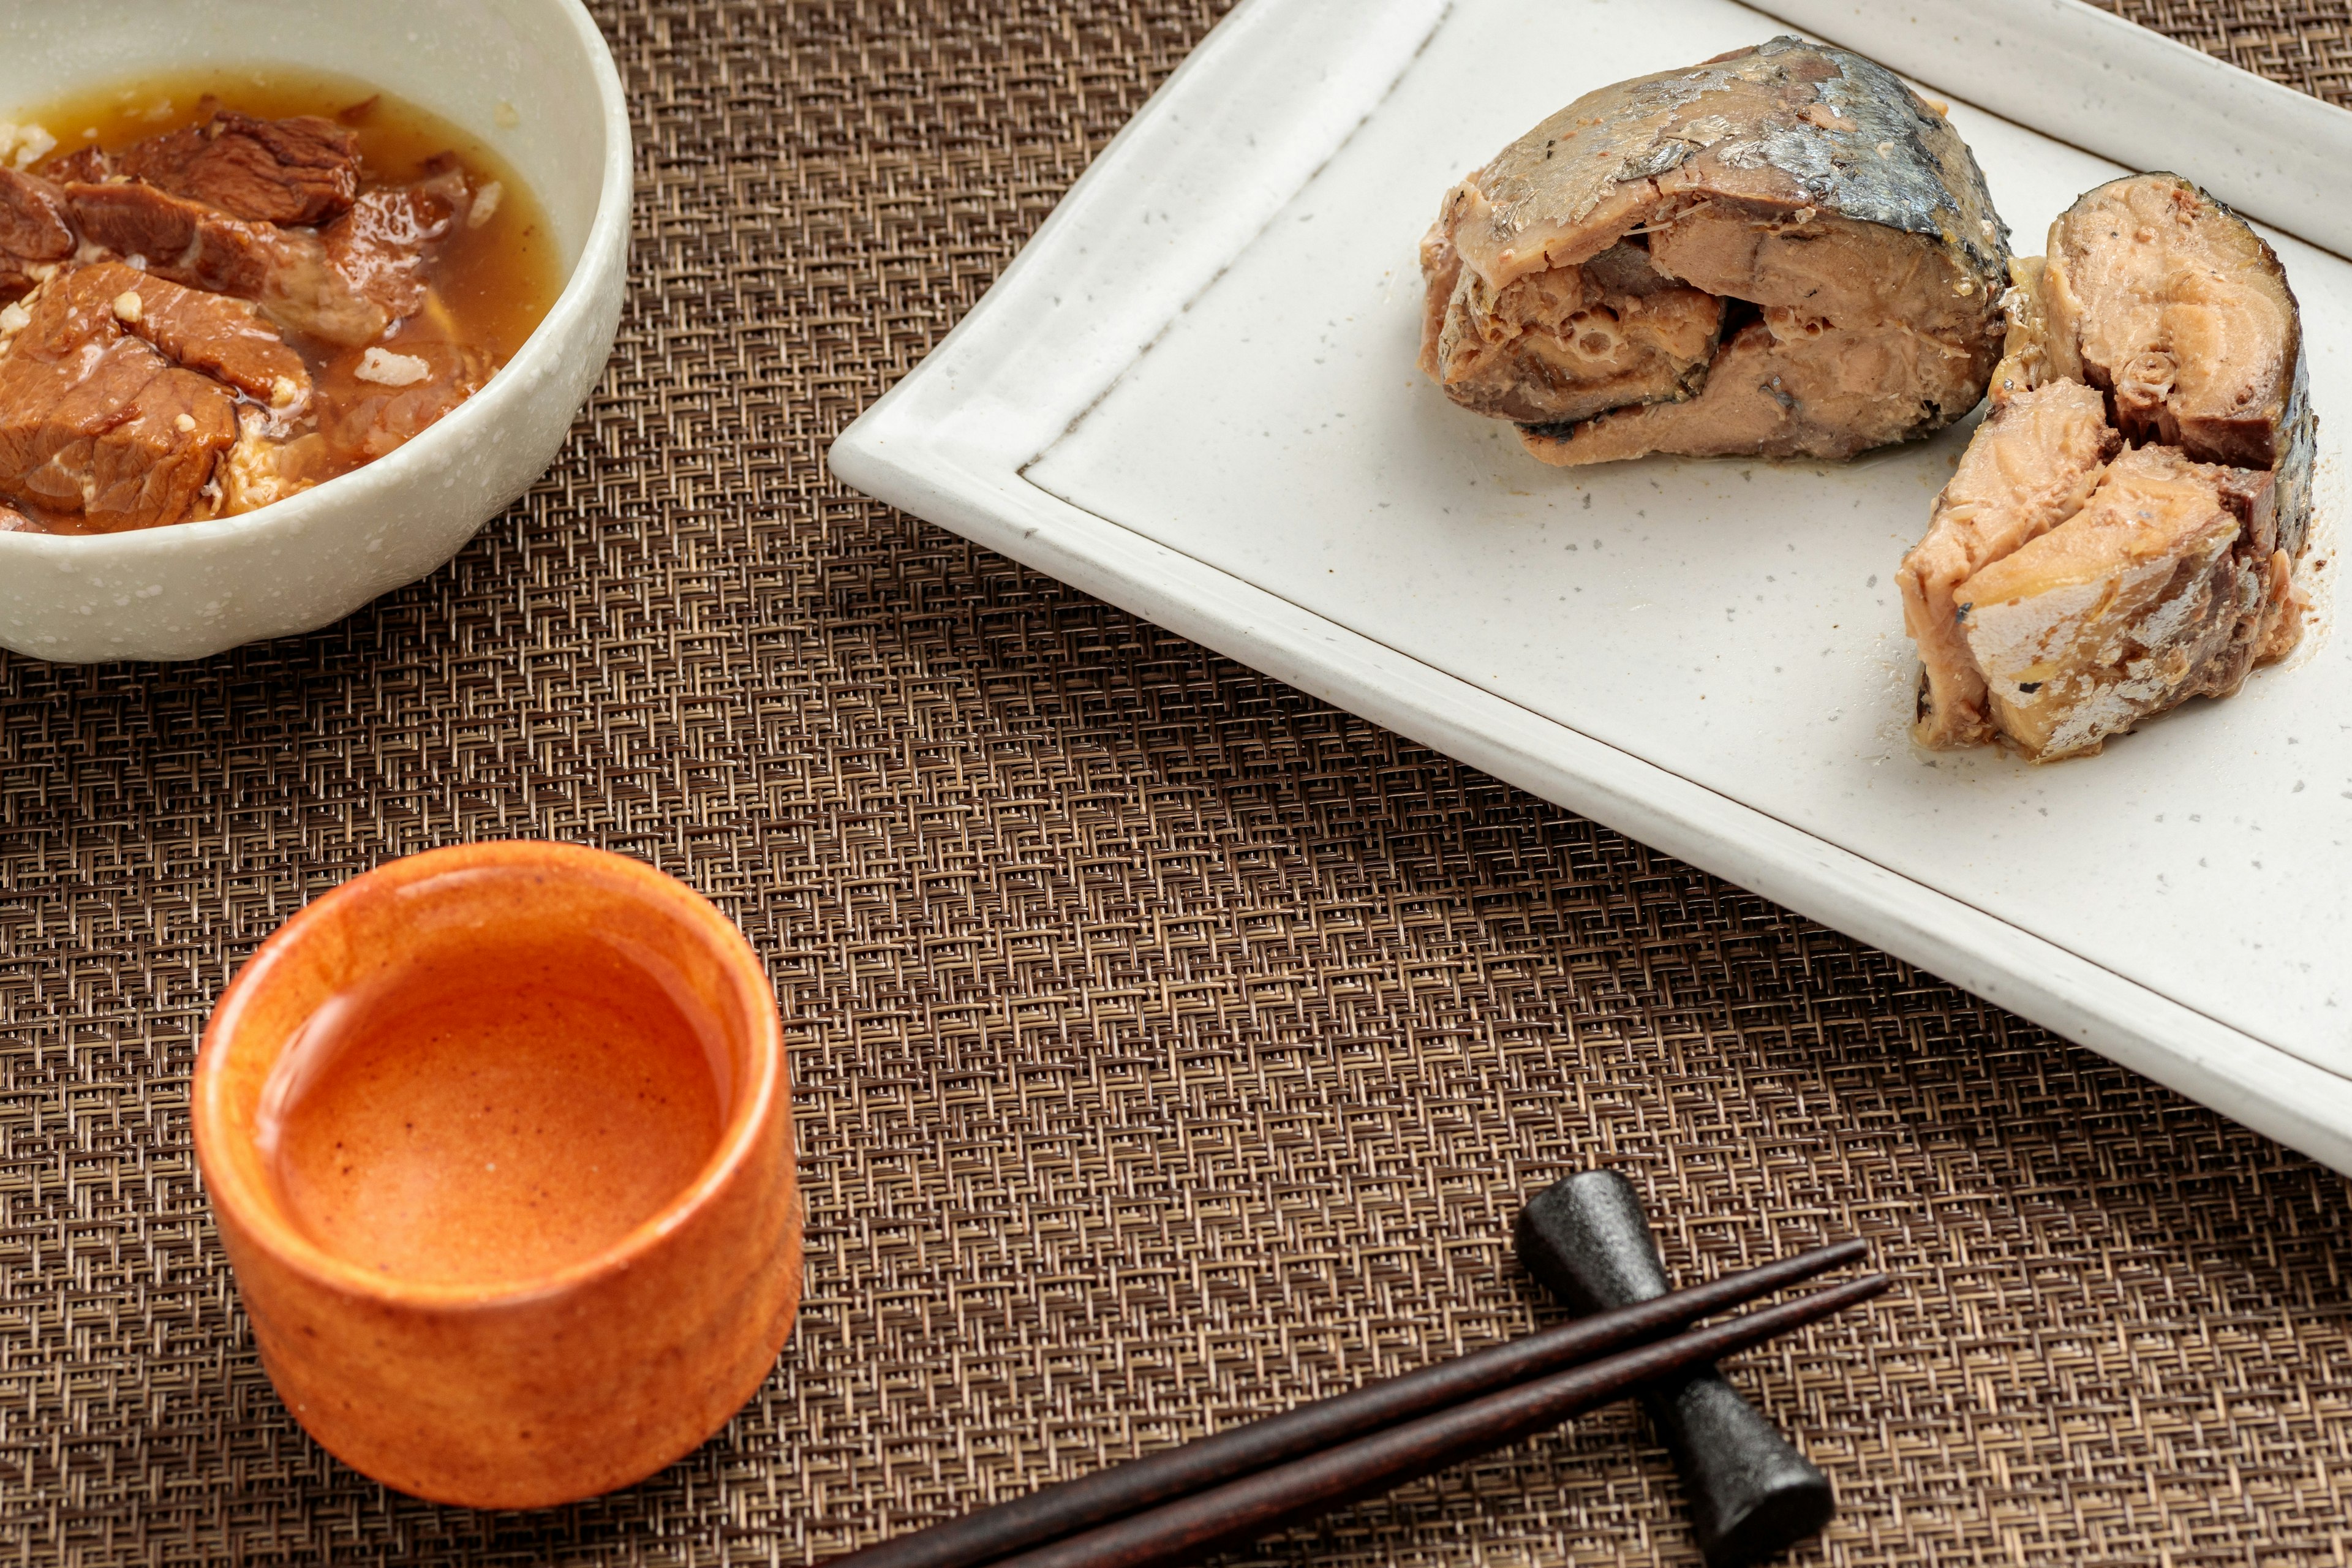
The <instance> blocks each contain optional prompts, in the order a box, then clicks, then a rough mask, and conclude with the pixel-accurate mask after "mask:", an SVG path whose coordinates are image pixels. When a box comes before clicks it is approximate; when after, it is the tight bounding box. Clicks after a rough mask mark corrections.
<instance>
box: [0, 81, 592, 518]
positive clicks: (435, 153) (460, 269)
mask: <svg viewBox="0 0 2352 1568" xmlns="http://www.w3.org/2000/svg"><path fill="white" fill-rule="evenodd" d="M208 97H209V98H210V99H211V100H214V101H211V102H207V101H206V100H207V98H208ZM215 109H231V110H241V111H242V112H244V113H247V114H250V115H254V116H256V117H257V118H261V119H271V120H274V119H284V118H287V117H289V116H293V115H300V114H314V115H318V116H320V117H321V118H323V119H328V120H333V121H337V122H339V123H341V124H342V125H344V126H345V127H347V128H349V129H350V130H351V131H352V133H353V135H354V137H355V139H356V141H357V143H358V151H359V157H360V177H361V187H362V190H366V189H372V188H374V187H377V186H381V185H404V184H412V183H415V182H417V181H421V180H424V179H425V178H427V177H429V176H430V175H431V174H433V173H435V172H436V171H435V170H434V168H433V167H431V166H430V165H431V164H432V163H434V161H435V160H436V159H439V158H442V157H444V156H445V155H448V154H454V155H455V156H456V158H457V163H459V164H460V165H461V166H462V167H463V168H464V169H465V170H466V172H467V174H469V175H470V176H471V177H472V179H473V181H474V183H475V184H476V185H477V186H479V185H481V184H486V183H488V182H489V181H493V180H494V181H497V182H498V183H499V185H500V187H501V190H500V194H499V204H498V206H497V208H496V210H495V211H494V212H492V214H491V215H490V216H489V217H488V219H487V220H486V221H484V222H483V224H482V225H481V226H479V227H478V228H477V227H471V226H467V225H466V224H464V223H459V224H457V226H455V227H454V228H453V229H452V231H451V232H450V234H449V235H448V236H447V237H446V238H445V239H443V240H442V241H440V242H439V244H438V245H437V247H436V251H435V254H434V258H433V259H432V261H431V262H430V264H429V266H428V269H427V273H426V276H427V277H428V278H429V279H430V280H431V283H432V285H433V289H434V294H435V297H436V300H437V301H438V303H439V306H440V309H439V310H435V309H434V308H432V307H431V306H428V307H427V308H426V310H424V311H423V312H421V313H419V314H418V315H415V316H413V317H410V318H409V319H408V320H406V321H403V322H401V323H400V324H399V325H398V326H397V327H396V328H394V331H393V332H392V333H391V334H389V335H388V336H387V337H386V338H385V339H384V340H383V344H384V347H385V348H386V349H387V350H389V351H391V352H393V353H416V352H418V351H419V350H420V349H423V348H425V347H427V346H429V345H432V344H436V343H445V342H446V343H449V344H453V345H458V346H462V347H466V348H470V349H473V350H476V351H478V352H479V353H483V354H486V355H487V356H488V361H489V364H490V366H491V367H492V368H493V369H499V368H503V367H504V366H505V365H506V363H508V362H509V360H511V359H512V358H513V357H514V355H515V354H516V353H518V352H519V351H520V349H521V348H522V345H523V343H524V342H525V340H527V339H528V338H529V337H530V334H531V332H532V331H534V330H536V329H537V327H538V326H539V323H540V322H541V321H542V320H544V319H545V317H546V315H547V312H548V311H549V310H551V308H552V307H553V305H554V303H555V299H556V296H557V295H558V294H559V293H560V292H561V291H562V283H563V277H562V259H561V258H560V257H559V256H558V254H557V252H556V248H555V239H554V235H553V233H552V232H551V230H550V228H549V226H548V224H547V219H546V216H545V214H544V212H543V211H542V209H541V207H540V205H539V203H538V202H537V200H536V199H535V198H534V197H533V196H532V195H531V194H530V190H529V189H528V188H527V187H526V186H525V185H524V184H522V182H521V181H520V179H518V178H517V177H516V175H515V174H514V171H513V169H512V168H511V167H510V166H509V164H508V163H507V162H506V160H505V159H504V158H502V157H500V156H499V154H498V153H497V152H496V151H495V150H493V149H492V148H491V147H490V146H489V145H488V144H487V143H485V142H482V141H481V140H480V139H478V138H477V137H474V136H471V135H469V134H467V132H463V131H461V130H459V129H458V128H457V126H455V125H452V124H451V123H450V122H449V121H446V120H444V119H442V118H441V117H440V116H438V115H436V114H433V113H431V112H430V111H428V110H424V109H421V108H419V107H417V106H416V105H415V104H413V103H410V102H408V101H407V100H404V99H400V98H397V97H394V95H393V94H390V93H385V92H380V91H378V90H376V89H373V88H371V87H369V86H368V85H367V84H366V83H364V82H362V81H360V80H357V79H352V78H346V77H341V76H338V75H334V74H331V73H325V72H320V71H317V70H312V69H309V68H288V67H281V66H272V65H250V66H240V67H215V68H201V69H190V70H184V71H173V72H165V73H160V74H157V75H153V76H146V77H142V78H139V79H136V80H135V81H131V82H129V83H127V84H126V83H117V84H115V85H113V86H110V87H106V88H100V89H92V90H89V91H85V92H80V93H76V94H72V95H70V96H67V97H62V98H58V99H56V100H50V101H48V102H47V103H41V104H35V105H29V106H18V107H16V108H15V109H13V110H10V111H9V112H10V114H11V117H12V118H14V119H15V120H16V121H18V122H20V123H26V124H37V125H40V126H41V127H43V128H44V129H46V130H47V132H49V133H50V134H51V135H53V136H55V137H56V138H57V142H58V145H57V147H56V148H55V149H54V150H53V151H52V152H51V153H49V154H48V156H47V158H46V159H44V160H43V161H42V162H41V163H37V164H36V165H35V166H34V169H33V172H34V173H35V174H39V173H42V172H43V171H44V170H46V169H47V168H48V167H49V166H50V165H51V164H53V163H56V162H57V161H58V159H60V158H63V157H66V156H68V155H69V154H71V153H76V152H79V151H80V150H81V149H82V148H85V147H89V146H92V145H96V146H99V147H101V148H104V149H106V150H107V151H109V152H119V151H120V150H121V149H122V148H124V147H127V146H129V145H130V144H131V143H132V142H141V141H144V140H146V139H147V138H149V137H151V136H160V135H163V134H165V133H166V132H172V131H176V130H178V129H180V128H181V127H183V126H187V125H194V124H198V123H201V122H202V121H205V120H206V119H207V118H209V117H210V115H211V113H212V112H213V110H215ZM285 337H286V341H287V342H288V344H289V346H291V347H292V348H294V349H295V351H296V352H297V353H299V354H300V355H301V356H302V358H303V360H304V361H305V363H307V364H308V365H309V366H310V372H311V374H312V376H313V378H314V380H315V381H316V382H317V384H318V385H319V390H320V395H321V397H322V398H324V399H328V400H330V401H329V402H324V403H322V404H321V405H320V406H321V409H322V412H323V411H325V410H327V409H329V408H331V405H332V404H331V400H332V399H333V398H335V397H337V396H339V395H343V396H348V395H353V394H356V393H363V392H365V391H367V390H369V389H367V388H364V387H362V386H360V385H358V384H356V383H353V382H352V380H351V369H352V363H355V361H356V359H357V352H356V351H343V350H341V349H338V348H336V347H335V346H334V345H331V344H326V343H322V342H316V341H313V340H310V339H306V338H304V337H302V336H301V335H299V334H298V333H294V332H287V333H286V334H285ZM366 460H367V458H365V457H363V456H361V455H358V454H356V453H345V454H342V455H341V457H339V458H337V459H336V460H334V461H333V463H332V465H331V468H329V469H328V470H326V471H323V472H318V473H315V474H314V475H313V476H312V477H314V478H317V479H327V478H331V477H332V476H333V475H335V474H340V473H342V472H348V471H349V470H350V469H352V468H357V467H360V466H362V465H363V464H364V462H365V461H366ZM5 504H6V502H5V498H0V505H5ZM22 510H24V511H25V514H26V516H28V517H30V518H31V519H32V520H33V521H35V522H36V524H37V526H41V527H45V528H47V529H49V530H51V531H57V532H61V533H80V532H86V531H89V528H88V525H87V524H86V523H85V522H84V521H83V520H82V519H81V518H80V517H79V516H78V515H51V514H46V513H43V512H39V511H37V510H32V509H30V508H24V509H22ZM197 515H199V516H202V515H205V513H204V512H203V511H202V510H200V511H199V512H198V513H197ZM166 526H168V524H167V525H166Z"/></svg>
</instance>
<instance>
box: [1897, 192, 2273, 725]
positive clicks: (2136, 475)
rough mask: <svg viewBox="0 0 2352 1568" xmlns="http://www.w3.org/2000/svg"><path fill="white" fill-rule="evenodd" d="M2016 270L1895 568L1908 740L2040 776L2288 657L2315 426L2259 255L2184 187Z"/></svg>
mask: <svg viewBox="0 0 2352 1568" xmlns="http://www.w3.org/2000/svg"><path fill="white" fill-rule="evenodd" d="M2013 270H2014V275H2015V279H2016V282H2015V285H2014V286H2013V287H2012V288H2011V289H2010V290H2009V292H2008V295H2007V297H2006V300H2005V304H2006V306H2007V310H2008V314H2009V330H2008V337H2007V342H2006V345H2005V349H2006V352H2005V353H2004V355H2003V357H2002V360H2001V363H2000V366H1999V368H1998V370H1997V371H1996V374H1995V377H1994V387H1993V401H1994V407H1993V410H1992V412H1991V414H1990V415H1989V416H1987V418H1986V419H1985V422H1984V424H1983V425H1982V426H1980V427H1979V429H1978V431H1977V434H1976V436H1975V437H1974V438H1973V439H1972V440H1971V441H1970V442H1969V449H1968V452H1967V454H1966V455H1965V456H1964V457H1963V458H1961V460H1960V465H1959V468H1958V471H1957V472H1955V473H1954V475H1953V476H1952V479H1951V482H1950V483H1949V484H1948V485H1947V486H1946V487H1945V488H1944V491H1943V493H1942V495H1940V496H1939V497H1937V501H1936V508H1935V513H1934V516H1933V518H1932V519H1931V520H1930V521H1929V524H1928V529H1927V537H1926V538H1925V539H1923V540H1921V541H1920V542H1919V544H1918V545H1917V546H1916V548H1915V549H1913V550H1912V552H1910V554H1909V555H1908V556H1906V558H1905V560H1904V563H1903V567H1902V570H1901V572H1900V574H1898V576H1897V579H1896V580H1897V582H1898V584H1900V585H1901V588H1902V591H1903V605H1904V622H1905V626H1906V629H1907V630H1909V632H1910V634H1911V636H1912V637H1913V639H1914V640H1915V641H1916V643H1917V644H1918V647H1919V659H1920V665H1921V673H1920V686H1919V702H1918V717H1917V722H1916V725H1915V727H1914V731H1913V732H1914V735H1915V736H1916V739H1917V740H1918V741H1919V742H1920V743H1921V744H1923V745H1928V746H1966V745H1977V744H1982V743H1985V742H1990V741H1993V740H1996V739H1998V740H2000V741H2002V742H2006V743H2007V744H2009V745H2010V746H2011V747H2013V748H2014V749H2015V750H2017V751H2018V752H2021V753H2022V754H2023V755H2025V756H2027V757H2029V758H2031V759H2032V760H2034V761H2037V762H2049V761H2053V760H2055V759H2058V758H2061V757H2070V756H2079V755H2083V754H2085V753H2088V752H2096V751H2098V750H2099V749H2100V748H2101V747H2102V746H2103V745H2104V744H2105V742H2106V741H2107V740H2108V739H2109V738H2110V737H2112V736H2115V735H2118V734H2121V733H2123V732H2125V731H2128V730H2130V729H2132V728H2133V727H2134V726H2135V725H2137V723H2138V722H2139V721H2141V720H2143V719H2146V718H2147V717H2149V716H2151V715H2153V714H2157V713H2161V712H2163V711H2165V710H2167V709H2169V708H2172V707H2175V706H2178V705H2179V703H2181V702H2184V701H2187V700H2189V698H2191V697H2199V696H2207V697H2226V696H2228V695H2230V694H2231V693H2232V692H2234V691H2236V690H2237V689H2239V687H2240V686H2241V685H2242V684H2243V682H2244V680H2245V679H2246V675H2247V673H2248V672H2249V671H2250V670H2252V668H2255V667H2256V666H2257V665H2260V664H2263V663H2267V662H2269V661H2271V660H2273V659H2277V658H2282V657H2284V655H2285V654H2286V653H2287V652H2289V651H2290V650H2291V649H2292V648H2293V647H2294V645H2295V641H2296V638H2297V637H2298V635H2299V632H2300V627H2301V614H2302V604H2301V601H2300V600H2299V598H2298V597H2297V595H2296V590H2295V588H2294V559H2295V557H2296V556H2298V555H2299V554H2300V553H2301V552H2302V550H2303V547H2304V541H2305V536H2306V533H2307V525H2308V521H2309V513H2310V503H2311V464H2312V456H2313V451H2314V447H2315V429H2316V427H2315V422H2314V420H2313V417H2312V415H2311V412H2310V407H2309V397H2308V394H2307V393H2306V391H2305V386H2306V377H2305V370H2304V363H2303V350H2302V337H2301V330H2300V326H2299V322H2298V319H2297V312H2296V309H2295V302H2294V294H2293V292H2292V291H2291V290H2290V289H2288V288H2287V284H2286V277H2285V273H2284V270H2283V269H2282V268H2280V266H2279V264H2278V258H2276V256H2274V255H2273V254H2272V252H2271V250H2270V247H2268V246H2266V245H2264V244H2263V241H2262V239H2261V238H2260V237H2258V236H2257V235H2255V234H2254V232H2253V231H2252V229H2251V228H2249V227H2247V226H2246V225H2245V223H2244V222H2243V220H2242V219H2240V218H2239V217H2238V216H2236V215H2235V214H2233V213H2231V212H2230V211H2229V209H2228V208H2226V207H2224V206H2222V205H2221V204H2220V203H2218V202H2216V201H2214V200H2213V199H2212V198H2211V197H2210V196H2207V195H2204V194H2203V193H2201V192H2200V191H2198V190H2197V189H2196V187H2194V186H2193V185H2190V184H2188V183H2187V182H2185V181H2183V180H2181V179H2180V178H2179V176H2177V175H2172V174H2140V175H2134V176H2131V177H2129V178H2126V179H2123V180H2117V181H2114V182H2112V183H2110V184H2105V185H2102V186H2100V187H2099V188H2098V189H2096V190H2094V191H2092V192H2091V193H2089V194H2088V195H2085V196H2084V197H2083V198H2082V199H2081V200H2080V201H2078V202H2076V203H2075V204H2074V206H2073V207H2072V208H2071V209H2069V210H2068V211H2067V212H2066V213H2065V214H2064V215H2063V216H2061V217H2060V218H2059V219H2058V221H2057V222H2056V223H2055V224H2053V226H2052V227H2051V233H2050V253H2049V255H2048V256H2047V257H2046V258H2041V257H2034V258H2023V259H2021V260H2020V261H2019V262H2018V263H2017V264H2016V266H2015V268H2014V269H2013Z"/></svg>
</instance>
